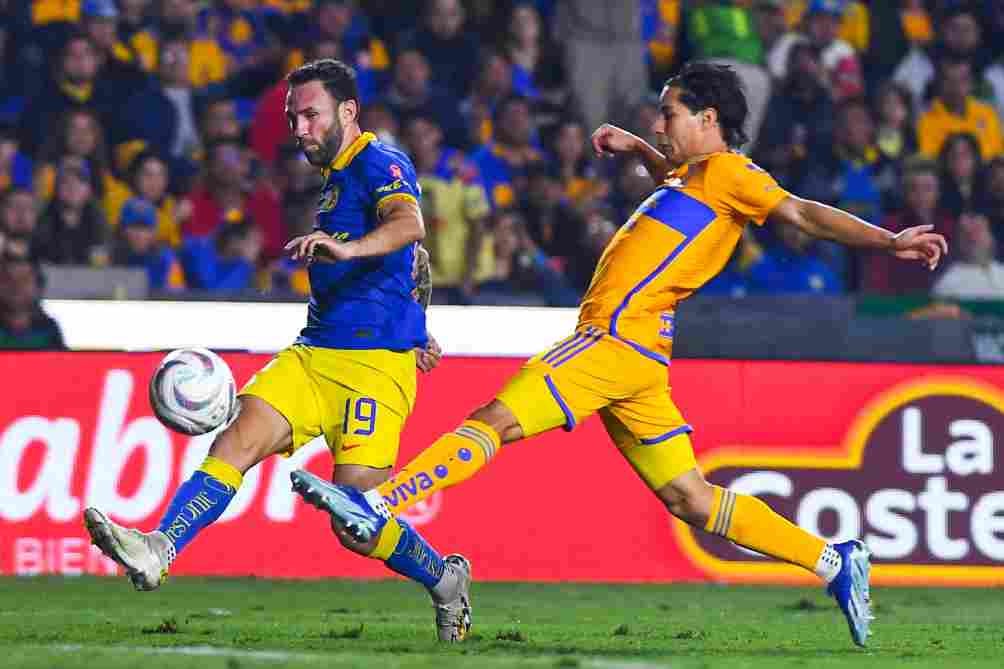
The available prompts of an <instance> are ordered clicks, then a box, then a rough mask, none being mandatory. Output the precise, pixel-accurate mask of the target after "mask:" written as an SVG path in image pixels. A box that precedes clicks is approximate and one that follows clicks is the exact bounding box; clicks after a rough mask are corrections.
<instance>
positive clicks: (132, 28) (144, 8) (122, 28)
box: [118, 0, 157, 72]
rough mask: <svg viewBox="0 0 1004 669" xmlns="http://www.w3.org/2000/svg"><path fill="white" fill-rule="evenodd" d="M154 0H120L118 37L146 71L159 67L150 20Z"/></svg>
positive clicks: (155, 42)
mask: <svg viewBox="0 0 1004 669" xmlns="http://www.w3.org/2000/svg"><path fill="white" fill-rule="evenodd" d="M152 4H153V2H152V0H118V8H119V21H118V38H119V42H120V44H122V45H123V46H124V47H125V48H126V49H129V50H130V51H131V52H132V54H133V55H134V57H135V58H136V61H137V65H139V67H141V68H142V69H143V70H144V71H146V72H152V71H153V70H154V69H155V68H156V67H157V41H156V38H155V37H154V33H153V22H152V21H151V20H150V8H151V5H152Z"/></svg>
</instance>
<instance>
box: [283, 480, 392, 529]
mask: <svg viewBox="0 0 1004 669" xmlns="http://www.w3.org/2000/svg"><path fill="white" fill-rule="evenodd" d="M289 478H290V480H291V481H292V482H293V490H294V491H296V493H297V494H299V495H300V497H302V498H303V499H304V501H305V502H307V503H308V504H310V505H312V506H315V507H317V508H318V509H320V510H321V511H325V512H326V513H328V514H329V515H330V516H331V517H332V518H334V519H335V520H337V521H338V522H339V523H340V524H341V525H342V526H343V527H344V528H345V531H346V532H348V533H349V536H351V537H352V538H353V539H355V540H356V541H358V542H360V543H366V542H368V541H370V540H371V539H372V538H373V537H375V536H377V535H379V534H380V530H382V529H383V526H384V525H385V524H386V523H387V519H388V518H390V511H389V510H388V509H387V506H386V504H385V503H384V502H383V499H382V498H381V497H380V494H379V493H377V492H376V491H372V490H371V491H368V492H365V493H364V492H362V491H360V490H358V489H356V488H353V487H352V486H347V485H339V484H337V483H331V482H329V481H325V480H324V479H322V478H320V477H319V476H314V475H313V474H311V473H310V472H308V471H305V470H303V469H297V470H296V471H294V472H292V473H290V475H289Z"/></svg>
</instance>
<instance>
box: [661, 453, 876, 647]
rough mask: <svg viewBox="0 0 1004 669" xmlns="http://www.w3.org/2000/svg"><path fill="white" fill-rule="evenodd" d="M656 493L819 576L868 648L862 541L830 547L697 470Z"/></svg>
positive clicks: (706, 525) (732, 536) (683, 512)
mask: <svg viewBox="0 0 1004 669" xmlns="http://www.w3.org/2000/svg"><path fill="white" fill-rule="evenodd" d="M655 493H656V495H657V496H658V497H659V499H660V500H662V503H663V504H665V505H666V508H667V509H669V512H670V513H672V514H673V515H674V516H676V517H677V518H679V519H681V520H683V521H684V522H686V523H688V524H690V525H692V526H694V527H697V528H699V529H702V530H705V531H707V532H711V533H713V534H717V535H719V536H722V537H725V538H727V539H729V540H730V541H732V542H734V543H736V544H738V545H740V546H743V547H745V548H749V549H751V550H755V551H757V552H759V553H763V554H764V555H770V556H771V557H774V558H777V559H779V560H784V561H785V562H790V563H792V564H796V565H799V566H801V567H804V568H805V569H808V570H809V571H812V572H814V573H815V574H817V575H818V576H820V577H821V578H822V579H824V580H825V581H826V582H827V583H828V584H829V587H828V591H829V593H830V594H831V595H832V596H833V597H834V599H836V600H837V604H838V605H839V606H840V609H841V610H842V611H843V613H844V616H845V617H846V618H847V622H848V626H849V628H850V632H851V637H852V639H853V640H854V643H856V644H858V645H859V646H863V645H865V642H866V641H867V639H868V634H869V632H870V630H869V625H870V622H871V620H872V613H871V596H870V591H869V585H868V576H869V568H870V566H869V552H868V549H867V547H865V545H864V543H863V542H861V541H857V540H853V541H845V542H842V543H839V544H828V543H827V542H826V541H825V540H823V539H822V538H820V537H817V536H816V535H814V534H812V533H810V532H807V531H806V530H803V529H802V528H800V527H798V526H797V525H795V524H794V523H792V522H790V521H789V520H787V519H785V518H784V517H782V516H780V515H778V514H777V513H775V512H774V511H773V510H772V509H771V508H770V507H769V506H767V504H766V503H764V502H763V501H761V500H760V499H757V498H756V497H753V496H752V495H742V494H739V493H735V492H732V491H731V490H726V489H724V488H721V487H719V486H715V485H712V484H710V483H708V482H707V481H706V480H705V479H704V476H702V475H701V472H700V471H699V470H697V469H696V468H695V469H691V470H689V471H687V472H684V473H683V474H681V475H679V476H677V477H676V478H675V479H673V480H672V481H670V482H669V483H668V484H666V485H665V486H663V487H662V488H659V489H658V490H656V491H655Z"/></svg>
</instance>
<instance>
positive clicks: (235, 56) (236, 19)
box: [198, 0, 272, 72]
mask: <svg viewBox="0 0 1004 669" xmlns="http://www.w3.org/2000/svg"><path fill="white" fill-rule="evenodd" d="M255 5H257V3H256V2H251V1H250V0H214V2H211V3H210V6H209V7H206V8H205V9H203V10H202V11H201V12H200V13H199V18H198V25H199V31H200V32H201V33H203V34H205V35H208V36H209V37H211V38H212V39H213V40H214V41H215V42H216V43H217V44H219V45H220V47H221V48H222V49H223V53H224V54H226V57H227V61H228V68H227V69H228V70H229V71H231V72H235V71H237V70H242V69H246V68H249V67H254V66H257V65H260V64H261V63H262V62H263V61H264V60H266V59H267V58H268V57H269V55H270V53H269V51H270V47H271V46H272V41H271V40H270V39H269V35H268V32H267V30H266V27H265V21H264V17H263V15H262V13H261V10H260V9H259V8H258V7H256V6H255Z"/></svg>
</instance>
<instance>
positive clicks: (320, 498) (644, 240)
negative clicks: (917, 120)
mask: <svg viewBox="0 0 1004 669" xmlns="http://www.w3.org/2000/svg"><path fill="white" fill-rule="evenodd" d="M746 113H747V107H746V101H745V98H744V97H743V92H742V89H741V86H740V83H739V79H738V78H737V77H736V75H735V73H734V72H733V71H732V70H731V69H729V68H728V67H725V66H717V65H710V64H689V65H687V66H686V67H684V68H683V70H682V71H681V72H680V74H679V75H678V76H676V77H673V78H672V79H670V80H669V81H668V82H667V83H666V86H665V88H664V89H663V91H662V96H661V100H660V116H659V118H658V119H657V120H656V121H655V126H654V128H653V130H654V131H655V134H656V136H657V137H658V140H659V141H658V143H659V146H658V148H654V147H652V146H650V145H649V144H647V143H646V142H644V141H643V140H642V139H640V138H638V137H636V136H634V135H632V134H631V133H628V132H626V131H625V130H622V129H620V128H617V127H615V126H612V125H604V126H601V127H600V128H599V129H598V130H596V132H595V133H594V134H593V137H592V141H593V147H594V148H595V149H596V151H597V152H598V153H606V154H625V153H627V154H635V155H638V156H640V157H641V158H642V159H643V160H644V162H645V164H646V166H647V168H648V171H649V173H650V174H651V175H652V176H653V178H654V180H655V182H656V184H657V187H656V189H655V191H654V192H653V193H652V195H651V196H649V197H648V199H646V200H645V201H644V202H642V203H641V205H639V206H638V208H637V210H636V211H635V212H634V214H633V215H632V216H631V218H629V219H628V220H627V222H625V223H624V225H623V226H622V227H621V229H620V231H619V232H618V233H617V234H616V235H615V236H614V238H613V239H612V240H611V242H610V244H609V246H608V247H607V249H606V251H605V252H604V253H603V256H602V257H601V258H600V261H599V264H598V265H597V267H596V272H595V274H594V275H593V280H592V283H591V284H590V286H589V290H588V291H587V293H586V296H585V298H584V300H583V302H582V308H581V311H580V316H579V323H578V326H577V328H576V330H575V333H574V334H573V335H572V336H570V337H568V338H567V339H565V340H563V341H561V342H558V343H557V344H555V345H554V346H552V347H551V348H550V349H548V350H547V351H545V352H543V353H541V354H540V355H537V356H535V357H534V358H532V359H530V360H529V361H528V362H527V363H526V364H525V365H524V366H523V368H522V369H521V370H520V371H519V372H518V373H517V374H516V375H515V376H514V377H513V378H511V379H510V380H509V381H508V382H507V383H506V385H505V387H504V388H503V389H502V391H501V392H500V393H499V395H498V396H497V397H496V398H495V399H494V400H492V401H491V402H489V403H488V404H487V405H485V406H483V407H481V408H480V409H478V410H477V411H475V412H474V413H472V414H471V415H470V417H469V419H468V420H466V421H465V422H464V423H463V425H461V426H460V427H459V428H457V429H456V430H455V431H453V432H451V433H449V434H446V435H444V436H443V437H440V439H439V440H438V441H436V442H435V443H434V444H432V445H431V446H430V447H429V448H427V449H426V450H425V451H423V452H422V453H420V454H419V455H418V456H417V457H416V458H415V459H414V460H412V461H411V462H410V463H409V464H408V465H406V466H405V467H404V468H403V469H402V470H401V471H399V472H398V473H397V474H396V475H395V476H394V477H393V478H391V479H389V480H388V481H386V482H385V483H383V484H382V485H380V486H378V487H376V488H374V489H372V490H368V491H366V492H361V491H359V490H357V489H354V488H351V487H348V486H336V485H332V484H329V483H327V482H325V481H323V480H321V479H318V478H316V477H312V476H311V475H310V474H309V473H306V472H294V473H293V475H292V478H293V486H294V488H295V489H296V490H297V491H298V492H299V493H300V494H301V495H302V496H303V497H304V498H305V499H306V500H307V501H308V502H310V503H312V504H314V505H315V506H318V507H319V508H322V509H324V510H325V511H327V512H328V513H330V514H331V515H332V516H333V517H335V518H336V519H338V520H339V521H341V522H343V523H344V524H345V527H346V530H347V531H348V532H349V533H350V534H351V535H352V536H354V537H355V538H356V539H357V540H358V541H360V542H362V543H364V544H365V543H372V542H374V541H377V540H378V538H379V536H380V534H381V532H382V530H383V527H384V524H385V523H389V522H391V521H390V519H391V518H393V517H394V516H396V515H397V514H399V513H401V511H402V510H404V509H406V508H408V507H410V506H411V505H413V504H415V503H416V502H418V501H419V500H422V499H424V498H425V497H427V496H428V495H430V494H431V493H432V492H434V491H436V490H441V489H443V488H446V487H449V486H451V485H454V484H456V483H459V482H460V481H463V480H465V479H467V478H469V477H470V476H472V475H473V474H474V473H475V472H476V471H478V470H479V469H480V468H481V467H483V466H484V465H485V464H486V463H487V462H488V461H489V460H490V459H491V458H492V456H494V455H495V453H496V452H497V451H498V449H499V447H500V446H501V444H505V443H509V442H513V441H516V440H518V439H522V438H524V437H532V436H533V435H535V434H540V433H541V432H545V431H547V430H551V429H554V428H557V427H563V428H564V429H566V430H571V429H573V428H574V427H575V425H576V424H578V423H579V422H581V421H582V420H583V419H585V418H586V417H588V416H590V415H591V414H593V413H598V414H599V415H600V418H601V419H602V421H603V424H604V426H605V427H606V429H607V433H608V434H609V435H610V438H611V439H612V440H613V441H614V443H615V444H616V445H617V446H618V448H619V449H620V450H621V452H622V453H623V454H624V457H625V458H627V460H628V462H630V464H631V465H632V467H633V468H634V469H635V471H636V472H637V473H638V475H639V476H640V477H641V479H642V480H643V481H644V482H645V483H646V484H647V485H648V486H649V487H650V488H651V489H652V491H653V492H654V493H655V494H656V496H657V497H658V498H659V499H660V500H662V502H663V503H664V504H665V505H666V508H667V509H668V510H669V512H670V513H672V514H673V515H674V516H676V517H678V518H680V519H682V520H684V521H685V522H687V523H689V524H691V525H693V526H695V527H699V528H702V529H704V530H706V531H708V532H712V533H714V534H718V535H721V536H723V537H727V538H728V539H730V540H731V541H733V542H735V543H736V544H739V545H741V546H745V547H747V548H750V549H752V550H755V551H759V552H760V553H764V554H766V555H770V556H773V557H775V558H778V559H780V560H784V561H786V562H790V563H793V564H796V565H800V566H802V567H804V568H806V569H808V570H810V571H813V572H815V573H816V574H818V575H819V576H820V577H821V578H823V579H824V580H825V581H826V582H827V583H828V584H829V586H828V590H829V592H830V594H832V595H833V596H834V597H835V599H836V600H837V603H838V604H839V606H840V609H841V610H842V611H843V613H844V615H845V616H846V618H847V621H848V623H849V626H850V631H851V636H852V638H853V640H854V642H855V643H857V644H858V645H864V643H865V641H866V639H867V637H868V632H869V622H870V620H871V607H870V600H869V586H868V572H869V552H868V549H867V547H866V546H865V545H864V543H862V542H861V541H857V540H854V541H847V542H843V543H839V544H828V543H827V542H826V541H825V540H823V539H822V538H820V537H818V536H815V535H813V534H811V533H809V532H806V531H805V530H803V529H801V528H799V527H797V526H796V525H794V524H792V523H791V522H789V521H788V520H786V519H784V518H783V517H781V516H780V515H778V514H776V513H775V512H774V511H772V510H771V509H770V507H768V506H767V505H766V504H765V503H764V502H762V501H761V500H759V499H757V498H756V497H752V496H750V495H743V494H739V493H735V492H732V491H730V490H726V489H723V488H721V487H719V486H715V485H712V484H710V483H708V482H707V481H706V480H705V479H704V477H703V476H702V475H701V472H700V471H699V470H698V468H697V463H696V461H695V459H694V453H693V448H692V446H691V442H690V434H689V433H690V432H691V428H690V426H689V425H687V423H686V421H685V420H684V418H683V416H681V415H680V411H679V410H678V409H677V408H676V405H675V404H674V403H673V400H672V399H671V397H670V389H669V386H668V383H667V367H666V366H667V364H668V362H669V357H670V354H671V352H672V344H673V334H674V332H673V330H674V313H675V309H676V305H677V304H678V303H679V302H680V301H681V300H683V299H685V298H686V297H688V296H689V295H690V294H691V293H693V292H694V291H695V290H697V289H698V288H700V287H701V286H702V285H703V284H704V283H705V282H706V281H708V280H709V279H711V278H712V277H713V276H714V275H715V274H717V273H718V272H719V271H721V269H722V268H723V267H725V264H726V262H728V259H729V257H730V256H731V255H732V251H733V249H735V247H736V243H737V242H738V241H739V237H740V235H741V234H742V231H743V228H744V226H745V225H746V224H747V222H750V221H752V222H753V223H754V224H756V225H762V224H763V223H764V221H765V220H766V219H767V218H772V219H773V220H775V221H777V222H779V223H783V224H787V225H795V226H798V227H799V228H801V229H802V230H805V231H806V232H808V233H809V234H811V235H813V236H815V237H820V238H824V239H831V240H835V241H838V242H842V243H844V244H848V245H851V246H858V247H862V248H869V249H881V250H885V251H886V252H888V253H890V254H892V255H894V256H896V257H898V258H901V259H903V260H907V261H915V262H921V263H924V264H925V265H926V266H928V267H929V268H931V269H934V268H935V267H936V266H937V264H938V262H939V260H940V259H941V256H942V255H943V254H944V253H945V252H946V251H947V246H946V243H945V240H944V238H943V237H941V236H940V235H938V234H935V233H932V232H931V227H932V226H929V225H928V226H919V227H915V228H910V229H907V230H904V231H902V232H900V233H898V234H892V233H891V232H888V231H886V230H883V229H882V228H877V227H875V226H872V225H869V224H868V223H865V222H864V221H862V220H860V219H858V218H855V217H854V216H851V215H850V214H847V213H845V212H843V211H841V210H839V209H835V208H833V207H829V206H826V205H823V204H820V203H818V202H813V201H809V200H803V199H801V198H798V197H796V196H794V195H791V194H789V193H787V192H785V191H784V189H782V188H781V187H780V186H778V184H777V182H775V181H774V179H773V178H771V176H770V175H769V174H767V173H766V172H764V171H763V170H762V169H760V168H759V167H757V166H756V165H755V164H753V163H752V162H750V160H749V159H748V158H747V157H745V156H743V155H742V154H740V153H737V152H735V151H734V150H733V149H735V148H736V147H739V146H741V145H742V144H743V143H744V142H745V141H746V137H745V136H744V134H743V130H742V128H743V122H744V121H745V119H746Z"/></svg>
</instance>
